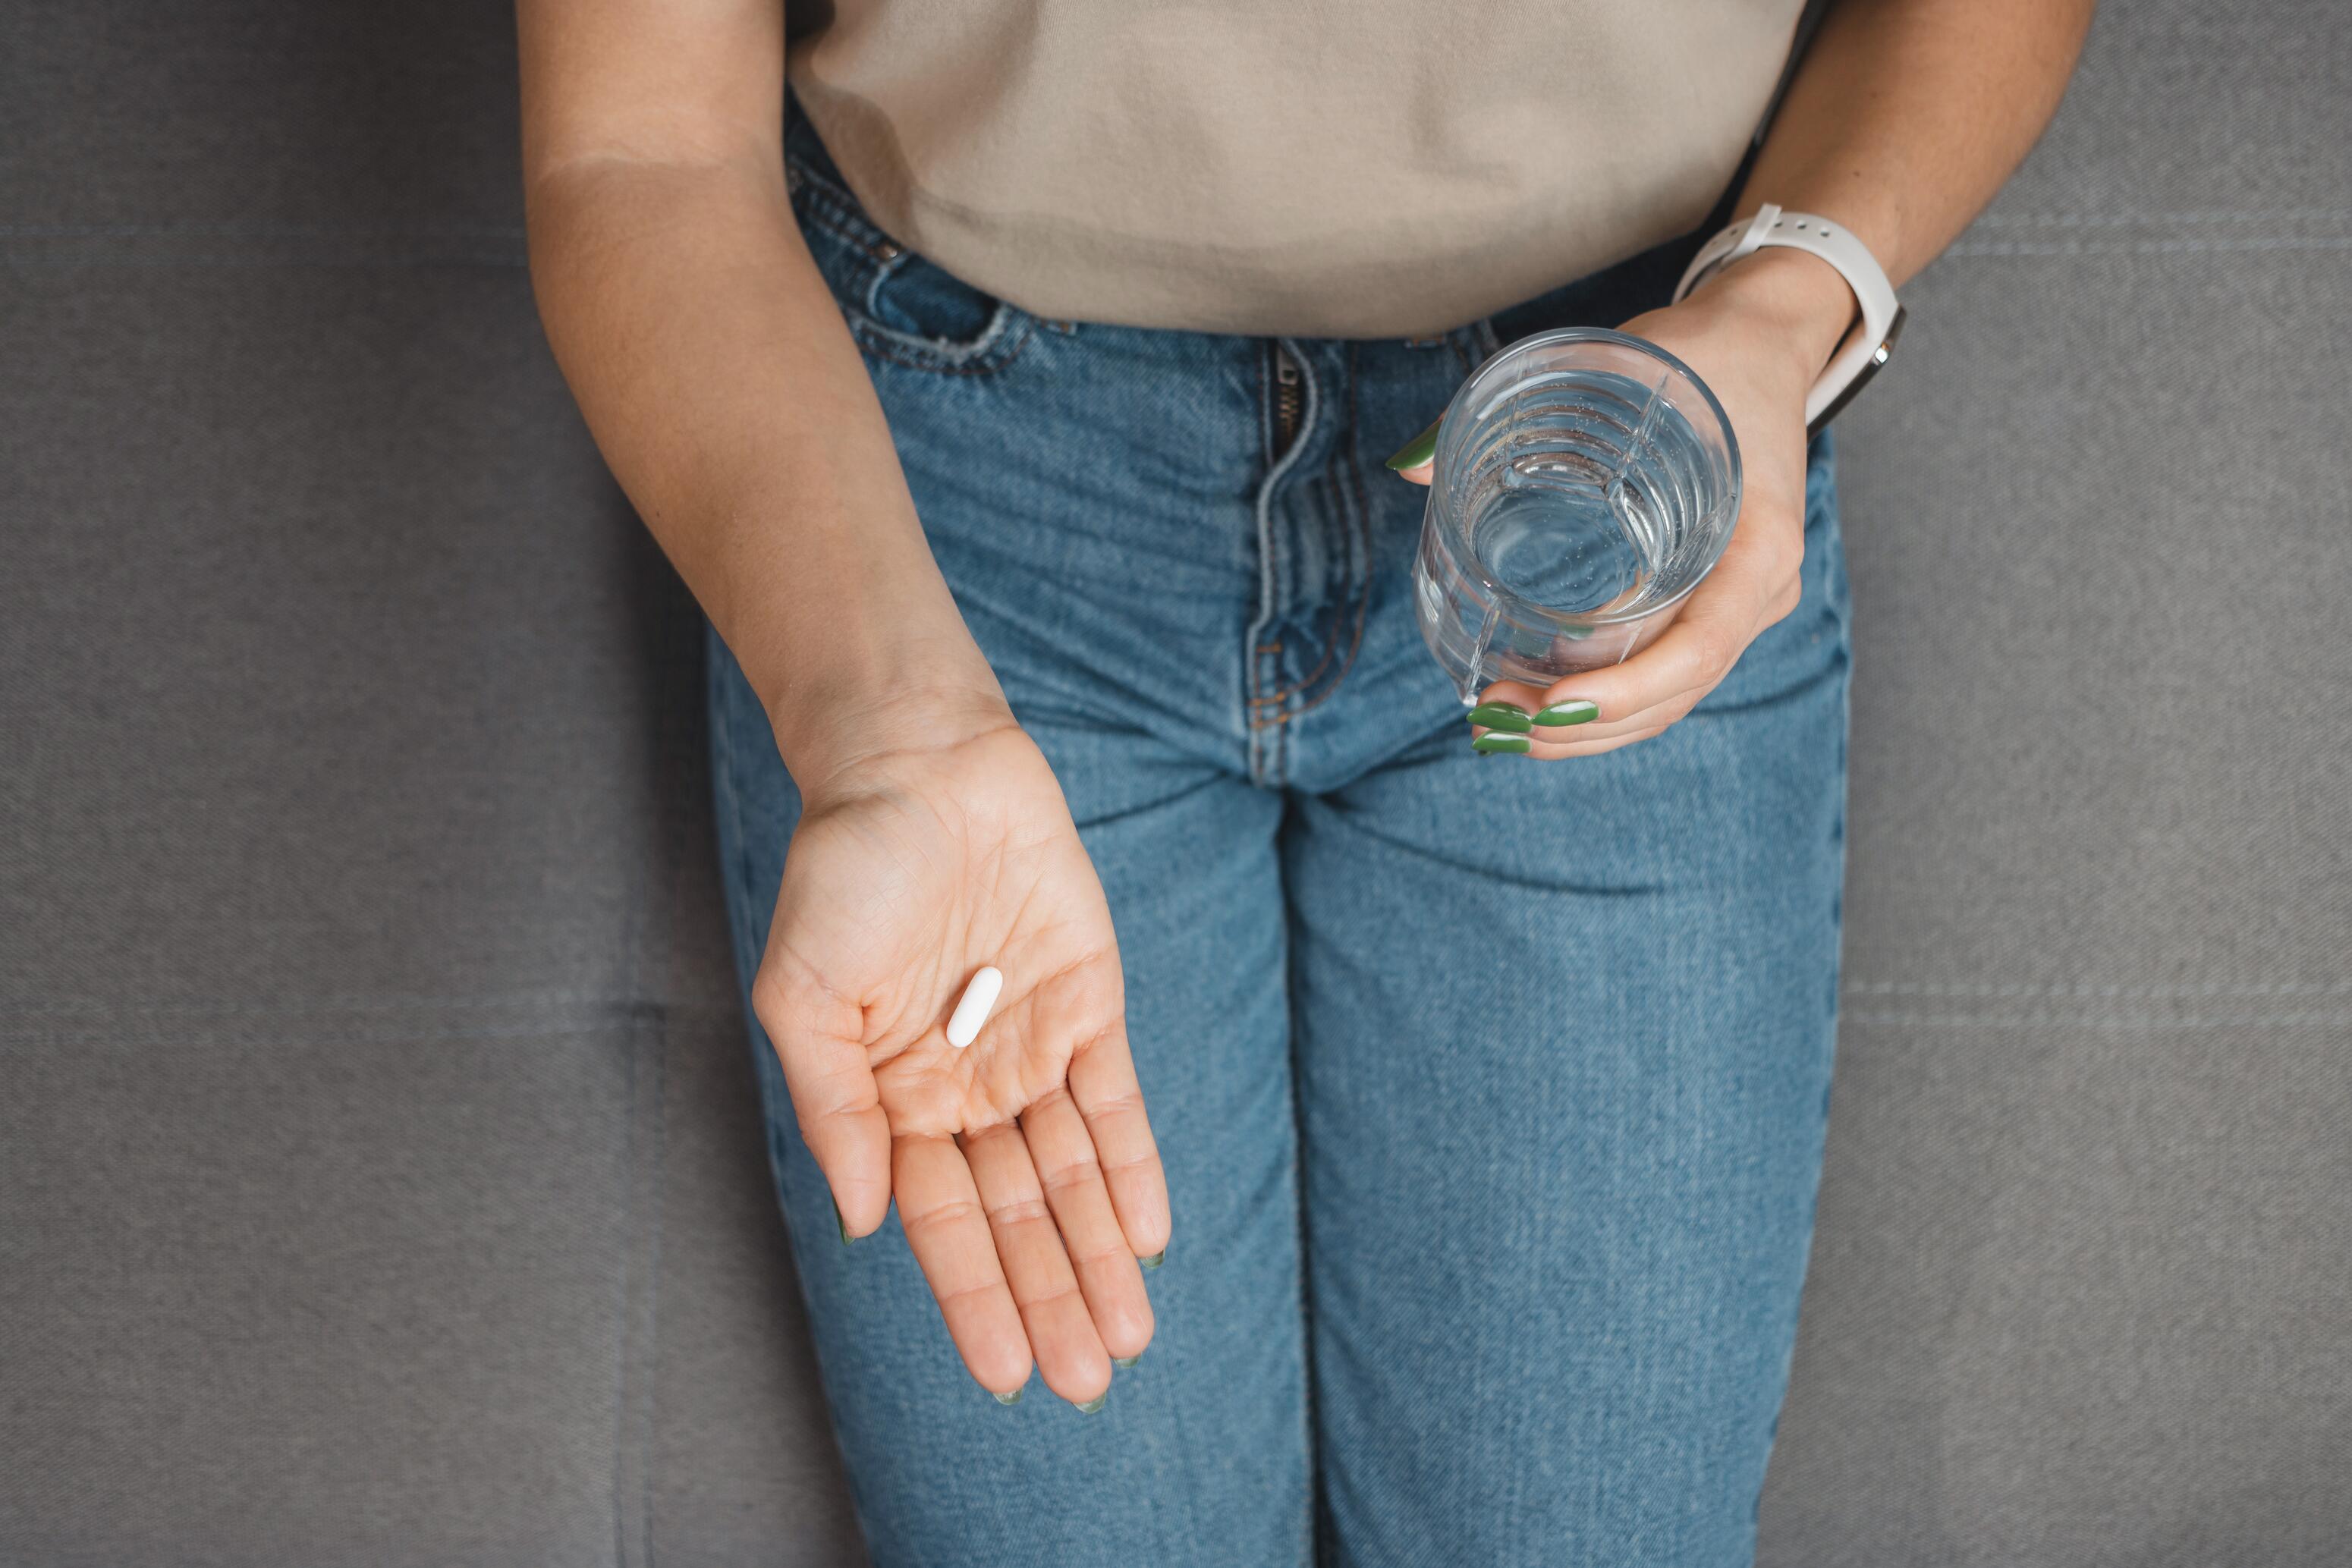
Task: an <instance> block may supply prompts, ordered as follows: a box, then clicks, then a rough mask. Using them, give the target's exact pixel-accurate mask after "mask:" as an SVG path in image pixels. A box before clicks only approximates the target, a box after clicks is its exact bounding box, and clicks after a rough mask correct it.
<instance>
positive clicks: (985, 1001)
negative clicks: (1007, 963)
mask: <svg viewBox="0 0 2352 1568" xmlns="http://www.w3.org/2000/svg"><path fill="white" fill-rule="evenodd" d="M1003 989H1004V971H1003V970H1002V969H996V968H983V969H982V970H981V972H980V973H979V974H977V975H974V976H973V977H971V984H970V985H969V986H966V987H965V988H963V1000H961V1001H960V1002H958V1003H957V1004H956V1010H955V1016H954V1017H952V1018H950V1019H948V1043H949V1044H950V1045H952V1046H954V1047H955V1048H956V1049H957V1050H958V1051H961V1050H962V1049H963V1048H964V1047H965V1046H967V1045H970V1044H971V1042H972V1041H973V1040H975V1039H977V1038H979V1035H980V1026H981V1025H982V1024H984V1023H986V1022H987V1021H988V1014H989V1011H990V1009H992V1008H994V1007H995V1006H996V997H997V993H998V992H1000V991H1002V990H1003Z"/></svg>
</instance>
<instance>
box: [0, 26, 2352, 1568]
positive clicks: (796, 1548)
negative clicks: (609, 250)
mask: <svg viewBox="0 0 2352 1568" xmlns="http://www.w3.org/2000/svg"><path fill="white" fill-rule="evenodd" d="M512 69H513V60H512V41H511V21H510V18H509V15H508V13H507V12H506V10H505V8H504V7H503V6H501V5H495V4H482V3H479V0H474V3H467V4H460V3H457V0H419V3H416V4H411V5H403V6H397V7H389V6H387V7H367V6H360V5H342V4H337V5H302V4H295V3H293V0H211V3H208V4H204V5H165V6H158V5H133V4H128V3H125V0H105V3H100V0H80V3H78V4H74V5H64V4H33V5H18V6H16V7H12V8H10V9H9V10H7V11H5V12H0V1562H5V1563H11V1564H14V1563H27V1564H59V1565H79V1564H91V1565H99V1564H104V1565H107V1568H130V1565H145V1564H167V1563H168V1564H232V1563H263V1562H269V1563H278V1562H286V1563H294V1562H299V1563H314V1564H321V1565H326V1564H340V1563H352V1564H359V1563H366V1564H400V1563H418V1564H423V1563H436V1564H459V1563H464V1564H508V1563H513V1564H526V1563H527V1564H532V1565H548V1564H559V1563H605V1562H614V1563H650V1562H653V1561H656V1559H658V1560H659V1561H661V1562H662V1563H668V1564H700V1563H712V1564H719V1563H730V1564H731V1563H827V1564H830V1563H854V1562H855V1561H856V1555H857V1553H856V1543H855V1536H854V1531H853V1529H852V1527H851V1526H850V1524H849V1523H848V1521H847V1514H846V1510H845V1505H844V1500H843V1490H842V1489H843V1482H842V1479H841V1476H840V1472H839V1467H838V1464H837V1462H836V1460H835V1458H834V1457H833V1455H832V1452H831V1450H830V1447H829V1442H828V1439H827V1438H826V1437H825V1436H824V1416H823V1412H822V1409H821V1407H820V1406H819V1405H818V1403H817V1396H816V1394H815V1391H814V1382H813V1378H812V1374H811V1368H810V1364H809V1360H808V1352H807V1348H806V1343H805V1337H804V1333H803V1326H802V1323H801V1322H800V1319H799V1312H800V1308H799V1304H798V1298H797V1293H796V1291H794V1289H793V1284H792V1281H791V1278H790V1274H789V1271H788V1269H787V1266H786V1264H785V1262H784V1260H783V1255H782V1248H781V1242H782V1236H781V1231H780V1228H779V1225H778V1221H777V1220H776V1218H775V1217H774V1215H773V1211H772V1206H771V1205H770V1203H769V1201H768V1198H767V1195H766V1191H765V1187H764V1171H763V1168H762V1158H761V1148H760V1138H759V1130H758V1125H757V1121H756V1117H755V1114H754V1109H753V1104H752V1093H753V1092H752V1087H751V1080H750V1077H749V1075H748V1073H747V1072H746V1071H744V1066H743V1062H742V1061H741V1052H742V1047H741V1045H740V1033H739V1031H738V1024H737V1021H736V1019H735V1016H734V1001H733V988H732V981H731V977H730V972H729V966H728V959H727V955H726V949H725V946H724V942H723V936H722V932H721V929H720V925H719V914H718V901H717V893H716V889H715V886H714V884H713V878H712V875H711V870H710V862H711V852H710V846H709V822H708V821H707V808H706V805H705V800H704V779H703V776H702V767H703V765H702V761H701V756H700V735H699V730H698V725H699V720H698V715H697V711H696V701H697V690H696V679H697V674H696V657H697V653H696V642H695V622H694V621H693V618H692V615H691V610H690V606H689V605H688V603H687V602H686V601H685V599H684V597H683V595H682V593H681V592H680V591H678V589H677V586H676V584H675V582H674V581H673V580H672V579H671V578H670V577H669V576H668V574H667V570H666V569H664V568H663V567H662V565H661V563H660V561H659V559H658V558H657V556H656V553H655V552H654V550H653V549H652V548H651V547H650V545H649V544H648V543H647V542H646V540H645V539H644V538H642V537H641V534H640V532H639V530H638V529H637V528H636V527H635V524H634V522H633V521H632V519H631V517H629V514H628V510H627V507H626V506H625V504H624V503H623V502H622V500H621V499H620V497H618V496H617V494H616V493H615V492H614V488H613V486H612V485H611V483H610V481H609V480H608V479H607V478H606V477H605V476H604V472H603V469H602V467H601V465H599V463H598V462H597V459H596V456H595V454H594V452H593V449H592V447H591V446H590V444H588V442H587V440H586V438H585V435H584V434H583V431H582V430H581V428H580V425H579V422H578V420H577V417H576V415H575V414H574V413H572V409H571V407H570V404H569V402H568V400H567V398H566V395H565V393H564V390H563V388H562V383H561V382H560V381H559V379H558V378H557V376H556V374H555V372H554V370H553V367H552V365H551V362H550V360H549V358H548V355H547V352H546V350H545V347H544V345H543V343H542V341H541V337H540V333H539V329H538V327H537V323H536V319H535V317H534V315H533V313H532V309H531V303H530V292H529V287H528V284H527V280H526V278H525V277H524V274H523V271H522V269H521V266H520V262H521V234H520V203H519V196H518V181H517V174H516V167H515V126H514V113H513V108H512ZM2347 176H2352V20H2347V16H2345V14H2344V12H2343V10H2342V8H2341V6H2340V5H2339V4H2337V3H2336V0H2258V3H2255V4H2251V5H2240V6H2235V7H2229V8H2221V7H2211V6H2206V5H2199V4H2195V3H2193V0H2131V3H2129V4H2126V3H2123V0H2115V3H2113V4H2111V5H2110V7H2109V10H2108V14H2107V15H2106V16H2104V17H2103V18H2102V19H2101V21H2100V24H2099V26H2098V27H2097V29H2096V32H2095V37H2094V39H2093V44H2092V48H2091V52H2090V56H2089V58H2088V60H2087V62H2086V64H2085V66H2084V71H2083V74H2082V77H2081V78H2080V79H2079V81H2078V84H2077V87H2076V89H2075V91H2074V96H2073V97H2072V98H2071V99H2070V100H2069V102H2068V105H2067V107H2066V109H2065V110H2064V111H2063V114H2062V116H2061V118H2060V120H2059V122H2058V124H2057V125H2056V126H2055V127H2054V128H2053V131H2052V132H2051V134H2050V136H2049V137H2048V139H2047V141H2045V143H2044V145H2043V146H2042V149H2041V150H2040V151H2039V152H2037V153H2036V154H2035V155H2034V158H2033V159H2032V162H2031V163H2030V164H2029V166H2028V167H2027V169H2026V171H2025V172H2023V173H2022V174H2021V176H2020V177H2019V179H2018V180H2017V182H2016V183H2014V184H2013V185H2012V186H2011V188H2010V190H2009V191H2008V192H2007V193H2005V194H2004V195H2003V197H2002V198H2001V200H2000V204H1998V205H1997V207H1996V208H1995V209H1994V211H1993V212H1992V213H1990V214H1988V215H1987V216H1986V217H1985V218H1984V219H1983V220H1982V221H1981V222H1980V223H1979V225H1977V226H1976V228H1975V229H1974V230H1972V231H1971V233H1970V234H1969V236H1968V237H1967V238H1966V239H1965V240H1964V241H1963V242H1962V243H1961V245H1960V246H1958V249H1957V250H1956V251H1955V252H1954V254H1953V255H1952V256H1949V257H1948V258H1947V259H1946V260H1944V261H1943V262H1941V263H1939V264H1938V265H1937V267H1935V268H1934V269H1933V270H1932V271H1930V272H1929V273H1928V274H1927V276H1926V277H1923V278H1922V279H1920V280H1919V282H1918V283H1917V284H1916V286H1915V287H1913V289H1912V290H1911V291H1910V298H1911V300H1912V306H1913V325H1912V328H1911V331H1910V335H1909V337H1908V339H1907V340H1906V344H1905V353H1904V356H1903V359H1902V360H1901V361H1900V362H1899V365H1898V367H1897V368H1896V369H1895V370H1894V371H1890V372H1889V374H1888V376H1887V377H1886V378H1885V381H1884V382H1882V383H1881V385H1880V386H1879V387H1878V388H1876V389H1874V391H1873V392H1872V393H1871V394H1870V395H1869V396H1868V397H1866V398H1865V399H1864V400H1863V401H1862V402H1860V403H1858V404H1857V405H1856V407H1855V409H1854V411H1853V413H1851V414H1850V415H1848V416H1847V419H1846V420H1845V422H1844V423H1843V426H1842V431H1843V436H1844V445H1843V453H1844V459H1845V470H1844V471H1845V476H1846V497H1847V506H1846V510H1847V516H1848V519H1849V522H1848V528H1849V532H1850V549H1851V554H1852V560H1853V573H1854V580H1855V599H1856V603H1857V614H1858V626H1857V643H1858V650H1857V686H1856V711H1855V739H1854V752H1853V758H1854V761H1853V769H1854V771H1853V874H1852V878H1851V887H1850V894H1849V904H1848V914H1849V920H1850V934H1849V939H1848V945H1847V953H1848V979H1847V985H1846V990H1845V998H1846V999H1845V1009H1846V1010H1845V1028H1844V1035H1843V1045H1842V1050H1843V1061H1842V1066H1841V1071H1840V1076H1839V1082H1838V1089H1837V1101H1836V1110H1835V1114H1834V1116H1833V1119H1832V1138H1831V1144H1832V1146H1831V1152H1830V1174H1829V1181H1828V1185H1827V1187H1826V1189H1825V1191H1824V1193H1823V1196H1822V1207H1821V1232H1820V1239H1819V1242H1818V1245H1817V1248H1816V1250H1815V1261H1814V1275H1813V1281H1812V1287H1811V1291H1810V1293H1809V1296H1808V1299H1807V1305H1806V1315H1805V1322H1804V1330H1803V1336H1802V1343H1801V1346H1800V1348H1799V1352H1798V1358H1797V1367H1796V1383H1795V1390H1794V1393H1793V1394H1792V1396H1791V1399H1790V1407H1789V1411H1788V1414H1787V1416H1786V1419H1785V1421H1784V1423H1783V1426H1782V1428H1781V1443H1780V1452H1779V1454H1778V1456H1777V1458H1776V1461H1775V1467H1774V1471H1773V1477H1772V1483H1771V1487H1770V1490H1769V1496H1768V1498H1767V1500H1766V1508H1765V1518H1764V1523H1765V1549H1764V1561H1765V1562H1766V1563H1768V1564H1770V1565H1773V1568H1795V1565H1799V1564H1802V1565H1805V1568H1839V1565H1844V1564H1855V1565H1862V1564H1870V1565H1873V1568H1877V1565H1884V1564H1891V1563H1906V1564H1913V1563H1916V1564H1969V1565H1975V1564H1984V1565H1987V1568H1990V1565H1994V1564H2001V1565H2005V1568H2007V1565H2015V1568H2038V1565H2042V1564H2049V1565H2053V1568H2054V1565H2064V1568H2082V1565H2086V1564H2117V1565H2125V1564H2128V1565H2132V1568H2156V1565H2172V1564H2180V1565H2183V1568H2186V1565H2189V1564H2199V1565H2202V1564H2209V1563H2219V1562H2230V1563H2266V1564H2303V1563H2313V1564H2318V1563H2342V1562H2345V1561H2347V1560H2352V1485H2347V1479H2352V978H2347V955H2352V789H2347V787H2346V783H2345V778H2344V773H2345V767H2344V763H2345V758H2346V756H2347V742H2352V709H2347V705H2346V703H2345V701H2344V696H2343V694H2344V693H2345V691H2346V690H2347V685H2352V640H2347V638H2346V637H2345V636H2344V635H2343V634H2342V632H2343V628H2344V624H2345V615H2344V611H2343V609H2342V604H2343V601H2344V600H2345V598H2346V593H2347V589H2352V481H2347V468H2346V464H2347V454H2352V399H2347V392H2346V389H2345V384H2344V381H2343V375H2344V369H2343V367H2344V366H2345V365H2346V363H2347V361H2352V328H2347V325H2346V320H2345V307H2346V305H2347V298H2352V295H2347V287H2346V285H2347V276H2352V274H2348V273H2347V268H2348V267H2352V197H2347V190H2352V177H2347Z"/></svg>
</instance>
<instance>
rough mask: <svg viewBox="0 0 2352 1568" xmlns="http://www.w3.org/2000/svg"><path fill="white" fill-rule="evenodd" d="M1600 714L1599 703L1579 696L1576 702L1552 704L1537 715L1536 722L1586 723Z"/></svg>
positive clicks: (1544, 723) (1551, 723) (1553, 723)
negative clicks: (1587, 700) (1590, 701)
mask: <svg viewBox="0 0 2352 1568" xmlns="http://www.w3.org/2000/svg"><path fill="white" fill-rule="evenodd" d="M1600 716H1601V705H1600V704H1599V703H1589V702H1586V701H1585V700H1584V699H1583V698H1581V697H1579V698H1578V699H1577V700H1576V701H1574V702H1566V703H1554V704H1552V705H1551V706H1549V707H1548V708H1546V709H1544V710H1543V711H1542V712H1541V713H1538V715H1536V722H1537V723H1538V724H1542V725H1563V724H1584V723H1586V722H1588V721H1590V720H1591V719H1596V718H1599V717H1600Z"/></svg>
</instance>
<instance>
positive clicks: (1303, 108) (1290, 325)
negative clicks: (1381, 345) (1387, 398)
mask: <svg viewBox="0 0 2352 1568" xmlns="http://www.w3.org/2000/svg"><path fill="white" fill-rule="evenodd" d="M831 9H832V13H833V14H832V16H831V18H830V20H829V21H825V22H824V23H823V24H822V25H820V26H817V27H816V28H815V30H814V31H813V32H807V33H804V34H803V35H802V36H801V37H796V38H795V39H794V40H793V44H792V47H791V51H790V56H789V70H790V76H791V80H792V84H793V90H794V92H795V93H796V94H797V95H798V97H799V99H800V100H801V102H802V104H803V107H804V108H805V109H806V110H807V113H808V116H809V119H810V120H811V122H812V123H813V124H814V127H815V129H816V131H817V133H818V135H819V136H821V137H822V138H823V139H824V144H825V147H826V150H827V151H828V152H831V153H832V154H833V157H834V160H835V162H837V163H838V164H839V165H840V166H841V170H842V172H843V174H844V176H845V178H846V180H847V181H848V183H849V186H850V189H851V190H852V191H853V192H854V193H856V196H857V198H858V200H859V201H860V202H862V203H864V204H865V205H866V208H867V210H868V211H869V212H870V213H871V214H872V215H873V217H874V220H875V222H877V224H879V225H881V227H882V228H883V229H884V230H885V231H886V232H887V233H888V234H889V235H891V236H892V237H893V238H895V239H897V240H898V241H900V242H901V243H902V244H904V245H906V246H908V247H909V248H911V249H913V250H915V251H918V252H919V253H920V254H922V255H924V256H929V258H930V259H931V260H933V261H935V262H937V263H938V264H939V265H940V266H941V267H945V268H947V269H948V270H949V271H950V272H951V273H953V274H955V275H956V276H957V277H961V278H963V279H964V280H965V281H966V282H968V283H971V284H972V285H974V286H975V287H980V288H983V289H985V290H987V291H988V292H989V293H991V294H993V295H996V296H998V297H999V298H1004V299H1009V300H1011V301H1012V302H1013V304H1015V305H1018V306H1020V307H1022V308H1024V309H1026V310H1029V311H1031V312H1033V313H1034V314H1036V315H1040V316H1045V317H1051V318H1056V319H1069V320H1082V321H1109V322H1121V323H1126V324H1129V325H1133V326H1144V327H1173V328H1189V329H1200V330H1213V331H1230V332H1247V333H1256V334H1277V333H1295V334H1300V335H1308V336H1318V337H1354V338H1366V337H1391V336H1396V337H1402V336H1412V335H1416V334H1422V333H1427V332H1433V331H1439V330H1443V329H1448V328H1453V327H1457V326H1460V325H1462V324H1463V323H1465V322H1467V321H1471V320H1475V319H1477V318H1479V317H1481V316H1485V315H1488V314H1491V313H1492V312H1494V311H1495V310H1497V309H1499V308H1502V307H1504V306H1506V305H1510V304H1514V303H1516V302H1517V301H1519V300H1521V299H1525V298H1530V297H1532V296H1534V295H1537V294H1540V293H1542V292H1544V291H1545V290H1546V289H1548V288H1550V287H1555V286H1557V285H1559V284H1561V283H1565V282H1568V281H1569V280H1570V279H1572V278H1575V277H1581V276H1582V275H1584V274H1585V273H1588V272H1591V271H1592V270H1594V269H1595V268H1597V267H1603V266H1606V265H1608V264H1609V263H1611V262H1612V261H1616V260H1619V259H1621V258H1622V257H1624V256H1630V255H1632V254H1633V253H1634V252H1636V251H1638V250H1641V249H1643V248H1644V247H1646V246H1651V245H1654V244H1656V243H1657V242H1658V241H1660V240H1663V239H1665V238H1668V237H1670V236H1672V235H1675V234H1678V233H1681V232H1683V231H1684V230H1686V229H1688V228H1690V227H1691V226H1692V225H1695V224H1696V223H1697V222H1699V220H1700V219H1701V218H1703V217H1704V216H1706V212H1707V209H1708V208H1709V207H1710V206H1711V205H1712V204H1714V203H1715V201H1716V200H1717V198H1718V197H1719V196H1721V194H1722V193H1723V191H1724V187H1725V185H1726V184H1727V182H1728V181H1729V180H1730V178H1731V176H1732V174H1733V172H1735V171H1736V169H1737V168H1738V162H1739V159H1740V156H1741V154H1742V153H1743V152H1745V151H1746V148H1747V145H1748V140H1749V138H1750V136H1751V135H1752V134H1753V132H1754V131H1755V130H1756V127H1757V124H1758V122H1759V119H1760V118H1761V116H1762V115H1763V113H1764V110H1765V109H1766V107H1767V105H1768V103H1769V99H1770V98H1771V95H1772V90H1773V88H1774V86H1775V84H1776V83H1777V82H1778V80H1779V78H1780V68H1781V66H1782V64H1783V62H1784V61H1785V60H1786V58H1787V57H1788V52H1789V47H1790V36H1791V34H1792V33H1793V31H1794V29H1795V26H1796V23H1797V18H1798V15H1799V13H1800V11H1801V9H1802V0H1437V3H1433V4H1426V5H1409V4H1404V3H1402V0H1359V3H1357V4H1342V3H1340V0H1192V3H1183V4H1180V3H1166V0H1162V3H1155V0H834V4H833V5H832V7H831ZM795 19H796V21H803V19H802V18H799V17H798V16H796V18H795ZM803 25H805V22H804V21H803Z"/></svg>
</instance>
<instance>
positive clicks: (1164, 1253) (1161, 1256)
mask: <svg viewBox="0 0 2352 1568" xmlns="http://www.w3.org/2000/svg"><path fill="white" fill-rule="evenodd" d="M1137 1261H1138V1262H1139V1263H1141V1264H1142V1265H1143V1266H1144V1267H1145V1268H1147V1269H1157V1268H1159V1267H1160V1265H1161V1264H1162V1263H1165V1262H1167V1261H1168V1249H1167V1248H1165V1247H1162V1248H1161V1249H1160V1250H1159V1251H1157V1252H1154V1253H1153V1254H1152V1255H1151V1256H1150V1257H1149V1258H1140V1259H1138V1260H1137Z"/></svg>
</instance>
